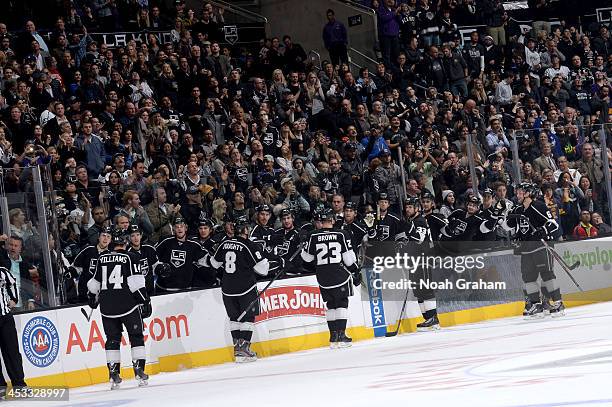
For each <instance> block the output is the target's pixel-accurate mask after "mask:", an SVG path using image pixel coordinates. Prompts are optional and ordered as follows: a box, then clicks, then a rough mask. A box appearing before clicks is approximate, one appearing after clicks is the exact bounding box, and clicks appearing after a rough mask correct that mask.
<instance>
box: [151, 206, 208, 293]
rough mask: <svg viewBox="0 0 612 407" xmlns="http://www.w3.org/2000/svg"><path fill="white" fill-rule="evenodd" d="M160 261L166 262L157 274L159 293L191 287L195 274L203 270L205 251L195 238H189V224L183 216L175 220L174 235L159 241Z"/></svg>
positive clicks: (158, 254) (156, 248)
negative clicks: (201, 268)
mask: <svg viewBox="0 0 612 407" xmlns="http://www.w3.org/2000/svg"><path fill="white" fill-rule="evenodd" d="M155 250H156V251H157V256H158V257H159V261H160V262H162V263H164V264H166V265H167V266H163V267H162V268H161V269H160V273H159V275H158V276H157V281H156V283H155V284H156V288H155V291H156V292H157V293H169V292H176V291H179V290H186V289H190V288H191V283H192V281H193V275H194V273H195V272H198V271H202V270H199V269H198V268H197V266H199V265H204V264H205V259H204V256H205V254H206V253H205V252H204V250H203V249H202V246H200V244H199V243H198V242H196V241H195V240H191V239H188V238H187V224H186V223H185V220H184V219H183V218H181V217H177V218H175V220H174V236H172V237H169V238H166V239H164V240H162V241H161V242H159V243H158V244H157V246H156V247H155Z"/></svg>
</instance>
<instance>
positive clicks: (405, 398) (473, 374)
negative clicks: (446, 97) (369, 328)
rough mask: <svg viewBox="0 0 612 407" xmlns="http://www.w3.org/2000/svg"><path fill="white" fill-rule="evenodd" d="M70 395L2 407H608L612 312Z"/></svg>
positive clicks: (447, 333) (365, 345) (604, 309)
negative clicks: (55, 400) (65, 400)
mask: <svg viewBox="0 0 612 407" xmlns="http://www.w3.org/2000/svg"><path fill="white" fill-rule="evenodd" d="M108 388H109V385H108V384H103V385H96V386H89V387H83V388H78V389H71V392H70V402H68V403H63V404H61V403H42V404H41V403H34V404H30V403H27V402H24V401H19V402H8V403H3V404H5V405H16V406H24V405H26V404H30V405H34V406H37V405H40V406H41V407H42V406H43V405H44V406H45V407H47V406H52V405H72V406H80V407H85V406H89V407H93V406H96V407H102V406H119V405H127V406H137V405H139V406H145V405H146V406H162V405H163V406H172V407H177V406H187V405H189V406H206V407H215V406H223V407H226V406H245V407H253V406H287V407H300V406H308V407H327V406H333V407H344V406H351V407H357V406H376V405H381V404H380V403H393V404H388V406H393V407H395V406H398V407H399V406H418V407H420V406H432V407H437V406H444V407H446V406H448V407H460V406H468V407H480V406H483V407H496V406H503V407H519V406H520V407H527V406H529V407H549V406H550V407H552V406H612V303H601V304H595V305H590V306H585V307H578V308H572V309H568V310H567V311H566V316H565V317H563V318H558V319H552V318H550V317H547V318H546V319H544V320H541V321H537V322H528V321H523V320H522V318H506V319H500V320H495V321H487V322H483V323H477V324H470V325H462V326H457V327H451V328H444V329H442V330H441V331H438V332H428V333H410V334H405V335H401V336H398V337H395V338H379V339H375V340H369V341H361V342H357V343H355V344H354V345H353V347H352V348H349V349H337V350H330V349H327V348H320V349H315V350H310V351H304V352H299V353H293V354H286V355H281V356H274V357H270V358H264V359H260V360H259V361H257V362H256V363H250V364H242V365H236V364H230V363H228V364H224V365H216V366H210V367H203V368H199V369H191V370H186V371H182V372H175V373H162V374H158V375H154V376H151V378H150V381H149V386H148V387H146V388H138V387H136V383H135V381H134V380H125V381H124V382H123V384H122V388H121V389H120V390H116V391H110V390H108Z"/></svg>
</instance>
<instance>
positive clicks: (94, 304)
mask: <svg viewBox="0 0 612 407" xmlns="http://www.w3.org/2000/svg"><path fill="white" fill-rule="evenodd" d="M87 303H88V304H89V306H90V307H91V308H92V309H96V308H98V296H97V295H95V294H92V293H88V294H87Z"/></svg>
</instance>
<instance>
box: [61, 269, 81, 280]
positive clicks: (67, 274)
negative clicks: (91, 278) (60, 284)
mask: <svg viewBox="0 0 612 407" xmlns="http://www.w3.org/2000/svg"><path fill="white" fill-rule="evenodd" d="M78 276H79V272H78V271H77V270H76V269H75V268H74V267H68V268H67V269H66V270H64V279H65V280H72V279H73V278H77V277H78Z"/></svg>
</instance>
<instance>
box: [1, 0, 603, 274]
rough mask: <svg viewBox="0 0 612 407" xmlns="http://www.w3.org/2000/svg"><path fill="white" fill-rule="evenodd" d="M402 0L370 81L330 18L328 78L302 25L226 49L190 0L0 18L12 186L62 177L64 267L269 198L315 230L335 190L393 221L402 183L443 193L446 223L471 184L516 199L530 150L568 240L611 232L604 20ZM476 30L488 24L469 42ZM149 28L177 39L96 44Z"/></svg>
mask: <svg viewBox="0 0 612 407" xmlns="http://www.w3.org/2000/svg"><path fill="white" fill-rule="evenodd" d="M158 3H159V4H158ZM400 3H401V4H398V3H397V2H396V1H395V0H380V1H376V0H374V1H372V2H370V3H369V5H370V6H371V7H373V8H374V9H376V10H377V16H378V19H379V22H378V23H379V30H380V33H379V39H380V43H379V44H374V43H372V47H374V46H377V45H379V46H380V50H381V54H382V59H381V61H380V62H379V63H378V65H377V66H376V67H375V69H374V72H371V71H369V70H368V68H365V67H364V68H361V69H359V70H358V71H355V70H354V69H351V68H353V67H351V66H350V65H349V63H348V60H347V44H348V37H347V28H346V27H345V26H344V24H343V23H342V22H341V21H338V20H336V18H335V14H334V11H333V10H328V11H327V19H328V21H327V22H326V23H325V25H324V26H323V27H322V44H324V46H325V48H327V49H328V51H329V61H327V60H325V61H323V62H322V65H321V67H320V69H319V67H317V66H315V65H313V63H312V61H311V60H309V59H308V57H307V54H306V51H305V50H304V49H303V48H302V47H301V46H300V45H299V44H298V41H297V40H299V39H295V40H296V41H294V39H293V38H291V36H290V33H289V35H285V36H283V37H282V38H270V39H261V43H260V47H259V48H258V49H256V50H252V51H249V50H244V49H238V48H232V47H229V46H225V45H223V44H221V43H220V42H219V41H220V40H221V38H222V36H221V27H222V25H223V22H224V14H225V13H224V10H223V9H216V8H213V7H212V6H211V5H210V4H206V3H205V4H204V7H203V11H202V12H201V13H198V14H199V15H196V13H194V11H193V10H190V9H187V7H186V5H185V3H184V1H180V0H179V1H176V2H175V3H174V4H173V6H172V7H171V8H169V9H167V8H164V4H165V3H164V4H162V3H161V2H156V1H153V0H149V1H147V0H144V1H143V0H138V1H136V0H110V1H108V0H91V1H84V0H81V1H74V2H70V3H69V6H67V7H66V8H65V9H64V10H63V12H62V14H61V15H58V16H57V19H56V23H55V27H54V28H53V29H52V30H51V34H50V35H49V36H46V35H42V33H40V32H39V31H37V26H36V21H32V20H30V21H27V22H26V23H25V25H24V26H23V30H21V31H19V32H13V31H8V30H7V26H6V24H3V23H0V68H1V80H0V93H1V96H0V115H1V117H2V121H1V122H0V163H1V165H2V167H4V168H5V169H8V170H9V171H6V172H5V173H4V189H5V191H6V192H7V193H13V192H20V191H24V189H27V180H25V181H24V173H25V174H27V169H28V167H31V166H34V165H39V164H49V165H50V168H51V174H52V180H53V186H54V189H56V190H57V191H59V196H60V197H59V199H58V200H57V202H56V204H57V206H58V208H59V209H58V216H59V219H60V228H61V230H60V237H61V242H60V243H61V247H62V250H63V253H64V255H65V256H66V257H67V258H68V259H69V260H70V259H71V258H73V257H74V255H75V254H76V253H77V252H78V251H79V250H80V249H81V248H82V247H84V245H87V244H95V243H96V241H97V238H98V235H99V234H100V231H101V230H102V228H103V227H104V226H105V225H108V224H110V223H113V224H122V223H125V224H126V225H127V224H128V223H134V224H138V225H139V226H140V228H141V230H142V231H143V233H144V236H145V239H146V241H147V242H149V243H150V244H155V243H157V242H158V241H159V240H160V239H163V238H164V237H167V236H170V235H171V234H172V221H173V219H174V218H175V217H177V216H179V215H180V216H181V217H183V218H184V219H185V220H186V221H187V223H188V225H189V228H190V231H192V232H195V231H197V225H198V222H199V220H200V219H201V217H206V218H209V219H211V220H212V221H213V222H214V224H215V226H216V227H218V228H221V229H222V228H223V226H224V223H225V222H227V221H228V220H231V219H232V218H234V217H236V216H239V215H244V214H247V215H249V216H252V215H253V214H254V208H255V207H256V206H258V205H260V204H264V203H265V204H269V205H272V206H273V207H274V215H277V214H278V213H279V211H280V210H282V209H284V208H290V209H292V210H293V212H294V213H295V216H296V219H297V220H298V221H299V222H304V221H307V220H309V219H310V212H311V210H312V209H313V208H314V207H315V205H316V204H317V203H321V202H330V203H331V202H332V198H333V197H341V198H342V200H343V201H344V202H348V201H353V202H355V203H356V204H358V207H359V210H360V211H362V210H363V209H364V208H365V207H366V206H368V205H370V206H374V205H375V202H376V199H377V196H378V194H380V193H381V192H385V193H387V195H388V197H389V199H390V203H391V208H392V210H394V211H396V212H398V213H400V212H401V208H400V201H401V198H402V196H403V195H404V189H405V195H406V196H407V197H413V196H419V195H420V194H421V193H422V192H424V191H429V192H431V193H432V194H433V196H435V201H436V204H437V207H438V208H439V210H440V211H441V212H442V213H445V214H448V213H450V211H452V210H453V209H455V208H457V207H460V206H461V205H463V203H464V201H465V200H466V198H467V197H468V196H469V195H470V194H475V193H476V188H478V190H479V191H480V192H481V193H482V192H483V191H485V189H487V188H488V189H490V190H491V191H492V195H493V197H492V198H493V200H500V199H506V200H509V201H512V199H513V198H514V194H513V185H514V184H515V182H516V177H517V173H516V171H515V170H516V169H515V168H513V166H512V165H513V161H512V158H513V157H512V148H511V143H512V141H513V140H517V143H518V156H519V157H518V158H519V162H520V168H519V169H518V170H519V171H520V174H521V177H522V179H523V180H529V181H532V182H535V183H537V184H539V185H541V189H542V194H543V199H544V201H545V202H546V204H547V206H548V207H549V209H550V210H551V212H552V213H553V216H554V217H555V218H556V219H557V220H558V221H559V224H560V225H561V230H562V232H561V234H560V238H564V239H571V238H579V239H581V238H586V237H593V236H597V235H598V234H600V235H601V234H605V233H609V232H610V227H609V226H608V224H610V219H609V218H608V216H609V215H608V214H609V211H608V208H607V199H606V188H609V185H608V186H606V185H605V178H604V172H606V171H609V169H608V168H603V162H602V159H601V157H602V155H601V154H602V151H603V153H604V154H605V153H606V152H607V154H608V156H610V155H611V153H610V149H609V145H610V141H612V137H609V136H608V139H607V140H608V146H604V145H602V143H601V130H602V129H604V131H608V132H609V129H610V127H607V128H606V127H605V126H604V123H605V122H606V120H608V125H609V117H610V113H612V101H611V99H610V83H609V78H611V77H612V52H611V51H612V37H611V35H610V32H609V27H608V26H606V25H604V24H601V25H597V26H596V27H593V26H589V27H581V26H579V25H577V24H575V23H574V22H571V20H567V21H566V20H562V21H561V23H560V25H551V24H550V23H549V22H548V21H546V20H547V19H546V18H545V17H543V16H544V14H543V13H540V12H539V11H538V12H534V13H535V14H534V18H535V19H536V21H535V22H534V23H533V29H532V30H531V31H530V32H527V33H524V32H522V31H521V30H520V29H519V27H518V25H517V23H516V22H514V21H513V20H512V19H510V18H509V17H508V13H507V12H506V11H504V8H503V5H502V4H501V2H500V1H498V0H477V1H473V0H464V1H455V0H452V1H447V0H440V1H437V2H436V1H432V0H418V1H417V0H412V1H408V2H403V1H402V2H400ZM530 4H531V2H530ZM533 7H534V9H536V8H537V9H538V10H539V9H540V8H541V7H544V8H546V7H548V6H547V5H546V2H544V1H541V2H538V4H534V5H533ZM465 21H478V22H481V23H483V24H485V25H486V26H487V28H486V30H484V31H483V32H478V31H474V32H473V33H471V35H470V39H469V40H467V41H466V42H465V43H463V42H462V41H461V38H460V34H459V31H458V26H457V22H465ZM146 29H165V30H171V34H172V35H171V38H172V41H169V42H163V41H162V40H161V37H160V36H157V35H155V34H150V35H148V37H147V41H146V42H136V41H129V42H128V43H127V45H126V46H124V47H114V48H111V47H109V46H108V45H106V44H104V43H98V42H96V41H94V40H93V39H92V37H91V35H90V33H92V32H94V31H98V30H102V31H107V32H108V31H114V30H146ZM468 136H470V137H471V139H472V141H473V143H472V147H473V154H474V157H473V158H474V161H475V163H476V173H477V178H478V179H477V181H478V185H477V186H474V185H472V181H471V179H470V176H469V170H468V162H469V160H468V154H467V150H468V149H467V147H468V146H467V143H466V141H467V140H468ZM400 151H401V155H402V156H401V157H400V156H399V154H400ZM400 158H401V159H402V160H400ZM611 158H612V157H611ZM400 162H401V163H403V168H401V167H400V165H399V163H400ZM402 172H403V177H402ZM26 178H27V177H26ZM402 179H405V182H406V185H405V186H404V187H405V188H404V187H402ZM13 215H14V216H11V224H12V226H11V235H12V236H11V237H10V238H7V237H6V236H5V237H4V240H7V239H8V240H7V241H8V243H7V244H6V246H7V253H8V255H7V258H17V257H18V256H19V255H20V254H17V246H19V248H20V250H21V248H23V247H26V246H27V244H28V240H36V239H32V236H35V233H36V228H35V227H32V226H31V224H29V223H28V222H27V221H26V219H22V218H23V211H21V212H20V213H19V214H18V213H15V214H13ZM273 222H274V220H273ZM276 222H277V225H278V220H276ZM499 238H500V239H503V238H504V234H503V233H501V231H500V234H499ZM24 245H25V246H24ZM11 248H12V249H11ZM11 250H12V252H11ZM11 253H12V254H11ZM20 253H21V252H20ZM11 256H12V257H11ZM15 267H19V266H18V265H15V264H13V268H15ZM22 268H23V267H22ZM21 273H22V275H26V276H31V277H32V278H30V280H32V279H34V280H35V279H36V278H37V277H38V272H37V271H36V270H35V268H31V267H25V268H24V270H22V271H21ZM35 277H36V278H35Z"/></svg>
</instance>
